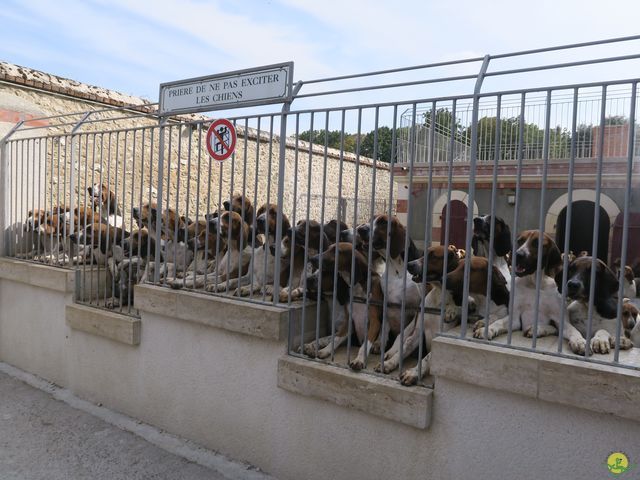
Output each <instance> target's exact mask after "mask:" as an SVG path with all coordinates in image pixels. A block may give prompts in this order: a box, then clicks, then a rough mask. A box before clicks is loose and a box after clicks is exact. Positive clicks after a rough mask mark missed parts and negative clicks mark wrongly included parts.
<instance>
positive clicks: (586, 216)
mask: <svg viewBox="0 0 640 480" xmlns="http://www.w3.org/2000/svg"><path fill="white" fill-rule="evenodd" d="M594 210H595V203H594V202H592V201H590V200H578V201H576V202H573V204H572V207H571V225H570V227H569V228H570V237H569V250H571V251H573V253H574V254H576V255H578V254H579V253H580V252H581V251H583V250H586V251H587V252H589V254H590V255H591V254H592V252H591V247H592V246H593V228H594V221H593V213H594ZM566 221H567V207H564V208H563V209H562V210H561V211H560V214H559V215H558V221H557V223H556V243H557V244H558V247H559V248H560V250H563V249H564V241H565V229H566V223H567V222H566ZM610 226H611V222H610V220H609V215H608V214H607V212H606V210H605V209H604V208H602V207H600V225H599V232H598V258H599V259H600V260H602V261H603V262H605V263H608V254H609V227H610Z"/></svg>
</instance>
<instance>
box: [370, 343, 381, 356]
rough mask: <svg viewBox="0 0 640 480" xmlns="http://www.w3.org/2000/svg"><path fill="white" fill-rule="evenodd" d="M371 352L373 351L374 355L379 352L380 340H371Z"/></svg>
mask: <svg viewBox="0 0 640 480" xmlns="http://www.w3.org/2000/svg"><path fill="white" fill-rule="evenodd" d="M371 353H373V354H374V355H377V354H379V353H380V340H376V341H375V342H373V344H371Z"/></svg>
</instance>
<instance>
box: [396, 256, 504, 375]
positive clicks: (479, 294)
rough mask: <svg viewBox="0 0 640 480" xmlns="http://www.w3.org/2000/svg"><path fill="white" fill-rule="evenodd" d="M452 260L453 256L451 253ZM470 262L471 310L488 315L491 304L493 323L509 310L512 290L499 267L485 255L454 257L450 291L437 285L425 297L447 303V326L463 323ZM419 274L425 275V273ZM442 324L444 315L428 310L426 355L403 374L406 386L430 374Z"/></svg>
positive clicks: (448, 278) (448, 283)
mask: <svg viewBox="0 0 640 480" xmlns="http://www.w3.org/2000/svg"><path fill="white" fill-rule="evenodd" d="M432 248H433V247H432ZM449 251H450V252H451V249H449ZM449 259H451V256H450V257H449ZM466 262H471V265H470V266H469V310H470V312H474V311H475V312H477V313H479V314H481V315H484V314H485V312H486V311H487V308H486V307H487V303H488V312H489V319H488V321H489V322H491V321H492V320H496V319H498V318H502V317H504V316H505V315H506V314H507V313H508V310H507V309H508V305H509V290H508V288H507V282H506V280H505V278H504V277H503V275H502V273H501V272H500V270H499V269H498V267H497V266H495V265H493V266H490V265H489V261H488V260H487V259H486V258H484V257H469V258H465V259H464V260H461V261H460V262H455V260H454V266H453V268H452V269H449V268H447V270H448V271H449V273H447V275H446V288H447V291H446V292H445V294H444V295H442V293H440V294H438V292H437V289H440V288H441V287H442V286H441V285H440V284H437V287H435V288H434V289H432V290H431V292H429V294H427V297H426V298H425V306H429V307H431V308H434V307H436V308H440V303H439V302H437V300H438V299H441V300H440V301H442V302H444V303H445V316H444V319H443V320H444V323H445V328H446V329H450V328H452V327H454V326H456V325H458V324H459V320H460V314H461V309H460V307H461V306H462V299H463V293H464V278H465V276H464V270H465V263H466ZM489 272H491V275H489ZM419 275H421V273H420V274H419ZM416 280H417V279H416ZM488 281H490V282H491V289H490V290H491V292H490V294H491V297H490V298H489V299H487V291H488V288H487V287H488ZM434 292H435V293H434ZM434 300H435V301H434ZM418 316H419V315H417V317H418ZM439 323H440V315H434V314H433V313H428V312H425V315H424V337H425V344H426V347H427V348H426V352H425V353H426V355H425V356H424V357H423V358H422V360H421V362H420V367H418V366H415V367H414V368H410V369H408V370H405V371H404V372H402V373H401V374H400V381H401V383H402V384H403V385H414V384H415V383H417V381H418V380H419V373H420V374H421V375H422V376H425V375H428V374H429V369H430V359H431V354H430V352H431V341H432V340H433V337H434V336H435V334H436V333H437V332H438V328H439ZM416 330H420V329H419V328H417V329H416Z"/></svg>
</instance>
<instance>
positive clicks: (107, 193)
mask: <svg viewBox="0 0 640 480" xmlns="http://www.w3.org/2000/svg"><path fill="white" fill-rule="evenodd" d="M87 192H88V193H89V195H90V196H91V201H92V206H93V208H94V209H95V210H97V211H99V212H100V218H101V219H102V222H103V223H106V224H107V225H111V226H112V227H115V228H124V217H123V216H122V212H121V211H120V207H119V206H118V201H117V199H116V194H115V193H114V192H112V191H111V190H109V188H108V187H107V186H106V185H100V184H99V183H96V184H95V185H93V186H91V187H87Z"/></svg>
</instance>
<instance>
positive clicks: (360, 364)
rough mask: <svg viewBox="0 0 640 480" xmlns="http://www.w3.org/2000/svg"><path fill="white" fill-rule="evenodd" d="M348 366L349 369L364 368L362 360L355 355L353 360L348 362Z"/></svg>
mask: <svg viewBox="0 0 640 480" xmlns="http://www.w3.org/2000/svg"><path fill="white" fill-rule="evenodd" d="M349 368H350V369H351V370H354V371H356V372H359V371H360V370H362V369H363V368H364V360H362V359H361V358H360V357H357V358H356V359H355V360H352V361H351V362H349Z"/></svg>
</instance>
